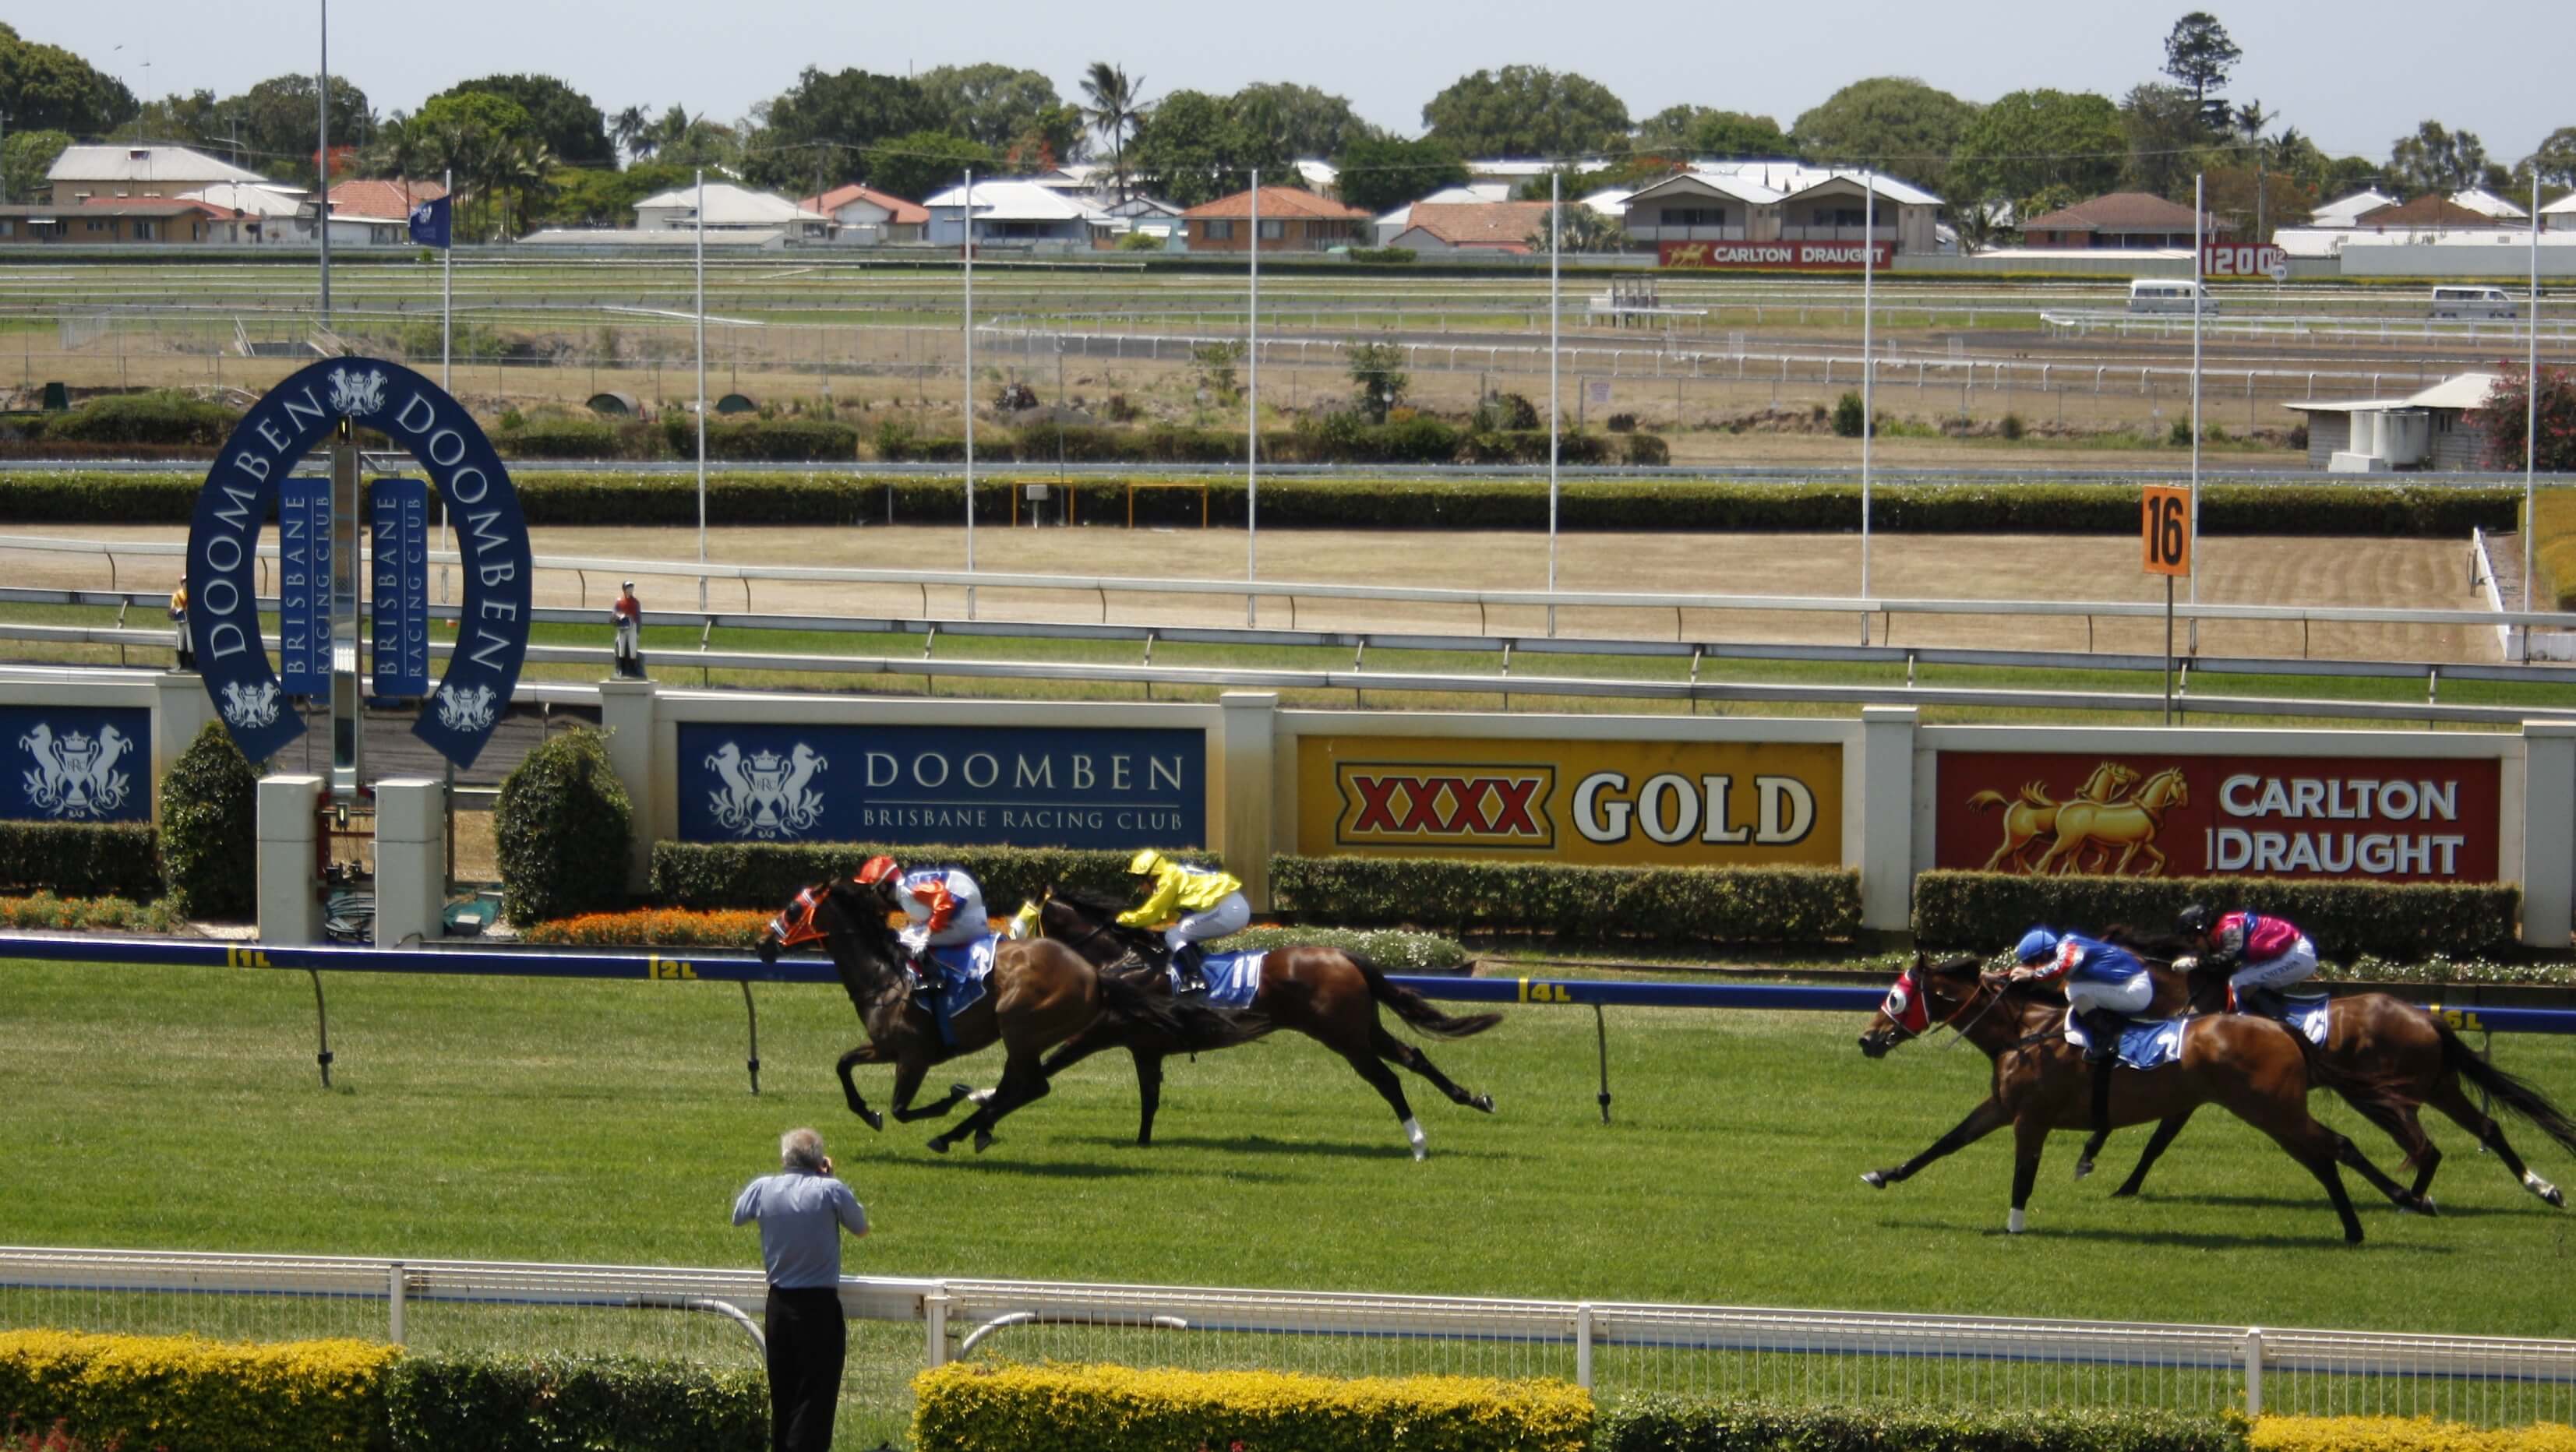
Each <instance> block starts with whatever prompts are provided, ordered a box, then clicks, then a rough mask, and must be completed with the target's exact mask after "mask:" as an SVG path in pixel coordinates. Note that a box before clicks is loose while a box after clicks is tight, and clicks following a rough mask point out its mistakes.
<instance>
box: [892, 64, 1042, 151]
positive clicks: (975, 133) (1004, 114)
mask: <svg viewBox="0 0 2576 1452" xmlns="http://www.w3.org/2000/svg"><path fill="white" fill-rule="evenodd" d="M913 84H915V85H917V86H919V87H920V88H921V94H922V97H923V99H925V100H927V101H928V102H929V103H930V105H931V106H932V107H933V108H934V109H935V110H936V111H937V113H938V119H937V124H936V125H935V126H933V127H932V128H930V129H933V130H938V131H945V132H948V133H949V134H951V135H954V136H962V137H965V138H966V139H967V140H969V141H973V142H978V143H980V144H982V145H983V146H985V147H987V148H989V149H991V150H993V151H995V152H1000V151H1002V150H1005V149H1007V148H1009V147H1011V146H1014V145H1016V144H1018V143H1019V142H1020V141H1022V140H1023V139H1024V138H1026V137H1028V136H1029V135H1030V133H1032V132H1037V131H1041V130H1043V129H1044V128H1047V127H1049V126H1051V125H1053V124H1055V123H1056V122H1057V121H1058V119H1059V114H1060V113H1061V112H1062V111H1063V110H1064V98H1063V97H1062V96H1059V95H1057V94H1056V90H1055V82H1053V81H1051V80H1048V79H1047V78H1046V75H1045V73H1044V72H1042V71H1031V70H1020V69H1016V68H1014V67H1011V66H1006V65H996V64H993V63H990V62H986V63H984V64H982V65H971V66H934V67H932V68H931V69H929V70H926V71H923V72H922V73H921V74H920V75H918V76H916V77H914V78H913ZM1078 124H1079V123H1077V125H1078ZM1077 134H1078V133H1077ZM1071 139H1072V138H1070V137H1068V138H1067V147H1066V148H1065V150H1066V151H1068V152H1069V150H1070V142H1071ZM1073 159H1074V158H1073V157H1072V156H1071V155H1070V154H1063V155H1059V156H1058V157H1057V160H1058V161H1071V160H1073Z"/></svg>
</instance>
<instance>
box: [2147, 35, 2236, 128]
mask: <svg viewBox="0 0 2576 1452" xmlns="http://www.w3.org/2000/svg"><path fill="white" fill-rule="evenodd" d="M2244 56H2245V52H2244V51H2243V50H2242V49H2241V48H2239V47H2238V46H2237V44H2236V42H2235V41H2234V40H2231V39H2229V38H2228V34H2227V27H2226V26H2224V25H2221V24H2219V23H2218V17H2217V16H2215V15H2212V14H2210V13H2209V12H2208V11H2206V10H2195V11H2193V12H2191V13H2190V14H2188V15H2186V16H2184V17H2183V18H2182V19H2180V20H2177V21H2175V22H2174V25H2173V29H2172V30H2171V31H2168V32H2167V33H2166V35H2165V74H2166V75H2169V76H2171V77H2173V78H2174V82H2175V84H2177V85H2179V86H2181V87H2182V88H2183V89H2184V90H2186V91H2189V92H2191V100H2192V105H2193V107H2194V108H2195V109H2197V110H2198V111H2199V113H2200V120H2201V124H2202V125H2203V126H2206V127H2207V128H2209V129H2210V130H2212V131H2225V130H2227V129H2228V127H2229V122H2230V119H2231V113H2230V111H2229V108H2228V105H2227V103H2226V102H2225V101H2222V100H2220V99H2219V97H2218V93H2219V92H2221V91H2223V90H2226V89H2227V74H2228V72H2230V71H2232V70H2234V69H2235V68H2236V63H2237V62H2238V61H2239V60H2242V59H2244Z"/></svg>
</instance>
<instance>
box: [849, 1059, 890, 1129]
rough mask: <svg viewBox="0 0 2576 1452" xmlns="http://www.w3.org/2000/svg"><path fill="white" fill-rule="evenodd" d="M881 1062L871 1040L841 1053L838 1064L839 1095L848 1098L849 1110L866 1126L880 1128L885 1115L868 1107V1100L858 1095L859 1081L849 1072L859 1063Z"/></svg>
mask: <svg viewBox="0 0 2576 1452" xmlns="http://www.w3.org/2000/svg"><path fill="white" fill-rule="evenodd" d="M881 1062H883V1061H882V1060H880V1059H878V1057H877V1046H876V1045H875V1044H874V1043H873V1042H871V1043H864V1044H861V1045H859V1046H858V1047H857V1048H855V1049H852V1050H850V1051H849V1052H848V1053H846V1054H843V1055H842V1056H841V1062H840V1064H839V1066H838V1067H839V1069H840V1073H841V1095H842V1097H843V1098H845V1099H847V1100H849V1102H850V1112H851V1113H852V1114H855V1115H857V1116H858V1117H859V1118H860V1119H861V1120H863V1121H865V1122H866V1124H867V1126H868V1128H870V1129H880V1130H881V1129H883V1128H885V1116H884V1115H882V1114H879V1113H877V1112H876V1111H875V1110H873V1109H870V1108H869V1107H868V1101H867V1100H866V1099H864V1098H861V1097H860V1095H859V1081H858V1079H857V1078H856V1077H855V1076H854V1075H852V1074H851V1073H850V1071H851V1070H852V1069H855V1068H857V1067H858V1066H860V1065H861V1064H875V1063H881Z"/></svg>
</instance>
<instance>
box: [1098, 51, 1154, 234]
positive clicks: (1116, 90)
mask: <svg viewBox="0 0 2576 1452" xmlns="http://www.w3.org/2000/svg"><path fill="white" fill-rule="evenodd" d="M1082 94H1083V97H1084V98H1085V99H1086V100H1088V101H1090V103H1091V104H1090V105H1088V106H1085V107H1084V108H1083V110H1082V114H1083V118H1084V119H1085V120H1087V121H1089V122H1090V123H1091V129H1092V130H1094V131H1096V132H1098V133H1099V134H1100V135H1101V136H1103V137H1104V138H1106V139H1107V140H1108V142H1109V158H1110V160H1109V166H1110V170H1111V172H1112V173H1113V174H1114V175H1115V176H1116V178H1117V181H1118V199H1119V200H1120V201H1122V202H1123V201H1125V200H1126V199H1127V138H1128V135H1129V134H1130V133H1132V132H1133V131H1135V129H1136V128H1137V126H1138V125H1139V124H1141V123H1142V122H1143V121H1144V119H1145V78H1144V77H1143V76H1130V75H1128V74H1127V68H1126V67H1125V66H1113V65H1111V64H1110V63H1109V62H1107V61H1093V62H1092V63H1091V69H1090V70H1088V71H1085V72H1084V73H1083V77H1082Z"/></svg>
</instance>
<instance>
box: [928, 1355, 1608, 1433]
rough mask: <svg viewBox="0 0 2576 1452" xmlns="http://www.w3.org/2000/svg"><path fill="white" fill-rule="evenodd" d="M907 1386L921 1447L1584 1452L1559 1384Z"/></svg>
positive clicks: (1029, 1379)
mask: <svg viewBox="0 0 2576 1452" xmlns="http://www.w3.org/2000/svg"><path fill="white" fill-rule="evenodd" d="M912 1387H913V1395H914V1398H915V1403H916V1405H915V1409H914V1411H913V1418H912V1442H913V1446H914V1447H915V1448H916V1449H917V1452H1188V1449H1191V1448H1227V1447H1235V1448H1243V1449H1247V1452H1249V1449H1253V1448H1265V1449H1266V1448H1296V1449H1298V1452H1344V1449H1347V1452H1381V1449H1384V1448H1389V1447H1401V1448H1406V1449H1409V1452H1504V1449H1510V1452H1585V1449H1586V1448H1587V1447H1588V1446H1589V1444H1590V1441H1591V1434H1592V1423H1593V1410H1592V1395H1591V1393H1589V1392H1587V1391H1584V1390H1583V1389H1582V1388H1580V1387H1577V1386H1573V1385H1570V1384H1568V1383H1565V1382H1559V1381H1536V1380H1533V1381H1494V1380H1487V1379H1483V1378H1477V1377H1463V1376H1408V1377H1363V1378H1358V1379H1354V1380H1348V1381H1339V1380H1333V1379H1330V1378H1326V1377H1320V1376H1301V1375H1295V1374H1291V1373H1287V1372H1276V1371H1232V1372H1228V1371H1134V1370H1130V1369H1129V1368H1126V1367H1123V1366H1071V1365H1048V1366H1000V1367H996V1366H989V1365H984V1364H980V1363H976V1362H962V1361H961V1362H952V1363H950V1364H949V1365H947V1366H943V1367H940V1368H938V1369H936V1370H933V1371H925V1372H923V1373H921V1374H920V1375H919V1376H916V1377H914V1378H913V1382H912Z"/></svg>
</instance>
